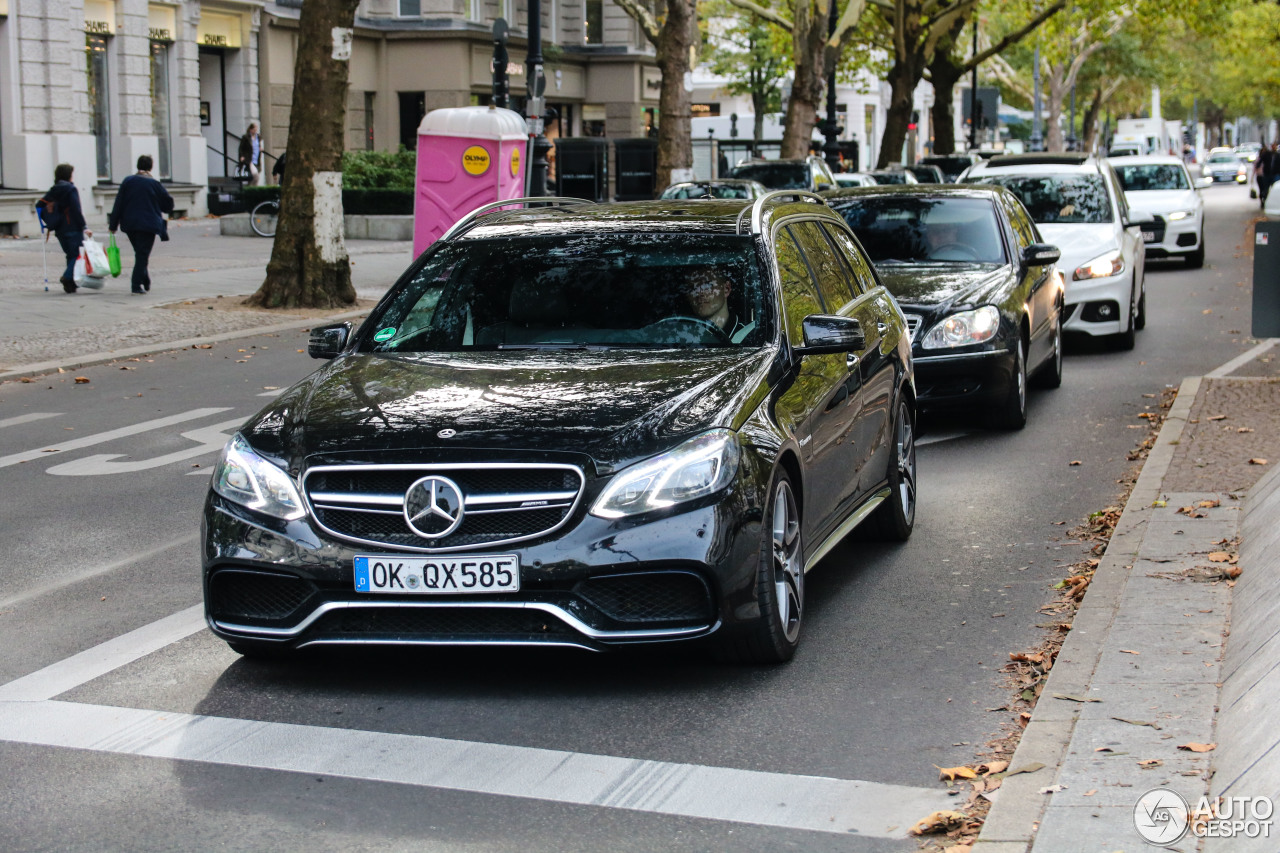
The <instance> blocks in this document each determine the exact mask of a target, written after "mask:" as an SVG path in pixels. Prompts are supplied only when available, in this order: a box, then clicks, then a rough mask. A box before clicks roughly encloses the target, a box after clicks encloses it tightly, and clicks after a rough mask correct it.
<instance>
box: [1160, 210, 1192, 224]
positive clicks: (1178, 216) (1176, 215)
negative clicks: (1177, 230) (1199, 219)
mask: <svg viewBox="0 0 1280 853" xmlns="http://www.w3.org/2000/svg"><path fill="white" fill-rule="evenodd" d="M1192 213H1194V211H1191V210H1175V211H1174V212H1173V213H1170V214H1169V215H1168V216H1166V217H1165V219H1167V220H1169V221H1170V222H1177V221H1179V220H1182V219H1186V218H1187V217H1188V216H1191V215H1192Z"/></svg>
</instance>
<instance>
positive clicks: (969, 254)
mask: <svg viewBox="0 0 1280 853" xmlns="http://www.w3.org/2000/svg"><path fill="white" fill-rule="evenodd" d="M950 251H957V252H959V253H960V254H962V255H964V256H965V257H961V258H944V257H940V256H941V255H944V254H946V253H947V252H950ZM929 259H930V260H933V261H957V260H959V261H963V260H972V261H980V260H982V258H981V257H979V256H978V253H977V251H976V250H975V249H974V248H973V247H972V246H966V245H965V244H964V243H943V244H942V245H941V246H937V247H936V248H934V249H933V250H932V251H931V252H929Z"/></svg>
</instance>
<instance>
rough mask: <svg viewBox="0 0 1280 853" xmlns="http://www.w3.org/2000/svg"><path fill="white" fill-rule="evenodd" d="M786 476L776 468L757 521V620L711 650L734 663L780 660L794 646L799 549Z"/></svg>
mask: <svg viewBox="0 0 1280 853" xmlns="http://www.w3.org/2000/svg"><path fill="white" fill-rule="evenodd" d="M802 544H803V543H802V538H801V524H800V511H799V505H798V504H797V503H796V499H795V491H794V489H793V488H792V486H791V478H790V477H788V476H787V472H786V471H782V470H779V471H778V473H777V475H775V477H774V480H773V484H772V485H771V486H770V487H769V500H768V503H767V504H766V506H765V508H764V523H763V524H762V525H761V536H760V562H759V568H758V570H757V573H756V600H757V601H758V602H759V604H760V618H759V619H758V620H757V621H756V622H755V623H753V624H752V625H750V626H748V627H747V628H746V629H744V630H741V631H737V632H734V633H731V634H729V635H728V636H726V637H724V638H723V640H721V641H720V643H719V644H718V645H717V647H716V649H715V651H716V652H717V655H718V656H719V657H720V658H721V659H724V660H730V661H734V662H738V663H757V664H759V663H785V662H786V661H789V660H791V658H792V656H794V655H795V653H796V648H797V646H799V645H800V627H801V624H802V622H803V618H804V548H803V547H802Z"/></svg>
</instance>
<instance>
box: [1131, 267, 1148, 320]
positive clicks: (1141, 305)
mask: <svg viewBox="0 0 1280 853" xmlns="http://www.w3.org/2000/svg"><path fill="white" fill-rule="evenodd" d="M1146 327H1147V282H1146V279H1145V278H1144V279H1143V281H1142V293H1141V294H1139V295H1138V310H1137V313H1136V316H1135V317H1134V318H1133V330H1134V331H1135V332H1141V331H1142V330H1143V329H1145V328H1146Z"/></svg>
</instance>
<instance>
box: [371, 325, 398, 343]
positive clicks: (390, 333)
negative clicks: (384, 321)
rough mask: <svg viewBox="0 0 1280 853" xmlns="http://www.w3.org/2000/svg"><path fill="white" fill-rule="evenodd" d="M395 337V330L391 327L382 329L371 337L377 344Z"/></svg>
mask: <svg viewBox="0 0 1280 853" xmlns="http://www.w3.org/2000/svg"><path fill="white" fill-rule="evenodd" d="M395 336H396V330H395V328H394V327H391V326H388V327H387V328H385V329H382V330H381V331H379V332H378V333H377V334H376V335H374V336H373V339H374V340H375V341H377V342H378V343H382V342H383V341H389V340H391V339H392V338H394V337H395Z"/></svg>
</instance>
